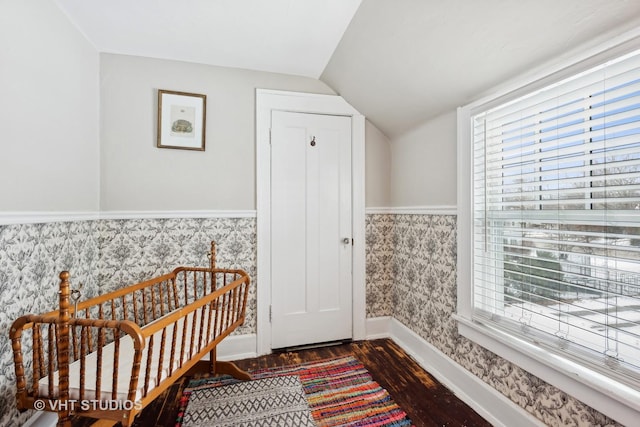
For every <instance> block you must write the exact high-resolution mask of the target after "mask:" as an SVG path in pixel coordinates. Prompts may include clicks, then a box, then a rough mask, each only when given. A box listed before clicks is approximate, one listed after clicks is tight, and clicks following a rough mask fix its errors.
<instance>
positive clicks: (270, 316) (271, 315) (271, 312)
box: [269, 305, 273, 323]
mask: <svg viewBox="0 0 640 427" xmlns="http://www.w3.org/2000/svg"><path fill="white" fill-rule="evenodd" d="M271 319H273V311H272V310H271V305H270V306H269V323H271Z"/></svg>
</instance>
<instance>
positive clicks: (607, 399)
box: [453, 314, 640, 425]
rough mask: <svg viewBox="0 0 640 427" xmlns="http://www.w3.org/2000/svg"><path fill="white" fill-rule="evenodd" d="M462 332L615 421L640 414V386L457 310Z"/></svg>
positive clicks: (632, 420)
mask: <svg viewBox="0 0 640 427" xmlns="http://www.w3.org/2000/svg"><path fill="white" fill-rule="evenodd" d="M453 318H454V319H455V320H456V321H457V322H458V332H459V333H460V335H462V336H464V337H466V338H468V339H470V340H471V341H473V342H475V343H477V344H479V345H480V346H482V347H484V348H486V349H488V350H490V351H492V352H493V353H495V354H497V355H498V356H500V357H502V358H504V359H506V360H508V361H510V362H512V363H514V364H515V365H517V366H519V367H521V368H522V369H524V370H526V371H527V372H530V373H531V374H533V375H535V376H537V377H538V378H540V379H542V380H544V381H545V382H547V383H549V384H551V385H553V386H555V387H557V388H559V389H560V390H563V391H564V392H566V393H567V394H569V395H571V396H573V397H575V398H577V399H579V400H580V401H582V402H584V403H586V404H587V405H589V406H591V407H592V408H594V409H596V410H598V411H600V412H602V413H603V414H605V415H607V416H609V417H610V418H612V419H615V420H616V421H618V422H620V423H622V424H625V425H633V424H634V423H636V422H637V420H638V418H639V417H640V390H638V389H634V388H632V387H629V386H628V385H626V384H622V383H620V382H617V381H615V380H612V379H610V378H608V377H606V376H605V375H603V374H600V373H599V372H596V371H594V370H591V369H588V368H587V367H585V366H583V365H580V364H578V363H576V362H574V361H572V360H569V359H567V358H566V357H561V356H559V355H556V354H555V353H553V352H551V351H548V350H546V349H544V348H542V347H538V346H536V345H534V344H533V343H530V342H527V341H525V340H522V339H520V338H518V337H515V336H513V335H511V334H508V333H506V332H504V331H501V330H498V329H496V328H493V327H490V326H487V325H483V324H480V323H478V322H474V321H472V320H471V319H468V318H466V317H464V316H461V315H458V314H454V315H453Z"/></svg>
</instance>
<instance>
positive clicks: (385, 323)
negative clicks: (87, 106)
mask: <svg viewBox="0 0 640 427" xmlns="http://www.w3.org/2000/svg"><path fill="white" fill-rule="evenodd" d="M378 338H391V317H389V316H387V317H369V318H367V338H366V339H368V340H376V339H378Z"/></svg>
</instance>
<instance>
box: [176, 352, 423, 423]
mask: <svg viewBox="0 0 640 427" xmlns="http://www.w3.org/2000/svg"><path fill="white" fill-rule="evenodd" d="M251 375H252V377H253V378H254V379H262V378H271V377H279V376H287V375H295V376H298V377H299V378H300V382H301V383H302V387H303V390H304V393H305V396H306V398H307V401H308V403H309V408H310V409H311V414H312V416H313V419H314V421H315V422H316V423H317V425H318V426H323V427H325V426H326V427H329V426H363V427H364V426H398V427H401V426H402V427H404V426H411V425H412V423H411V420H409V418H408V416H407V414H406V413H405V412H404V411H403V410H402V409H400V407H399V406H398V405H397V404H396V403H395V402H394V401H393V400H392V399H391V396H389V393H388V392H387V391H386V390H385V389H383V388H382V387H380V385H379V384H378V383H377V382H375V381H373V379H372V378H371V375H370V374H369V372H368V371H367V370H366V369H365V367H364V366H363V365H362V363H360V362H359V361H358V360H357V359H355V358H354V357H351V356H348V357H341V358H337V359H328V360H321V361H318V362H309V363H303V364H300V365H292V366H284V367H279V368H271V369H263V370H258V371H252V372H251ZM236 382H238V381H237V380H235V379H233V378H231V377H228V376H222V377H217V378H207V379H201V380H194V381H191V382H190V383H189V385H188V386H187V388H185V390H184V394H183V396H182V401H181V402H180V413H179V415H178V421H177V424H176V426H180V425H181V422H182V419H183V416H184V415H185V413H188V412H189V404H188V403H189V396H190V395H191V393H192V392H193V391H194V390H200V389H203V388H208V387H222V386H224V385H227V384H233V383H236Z"/></svg>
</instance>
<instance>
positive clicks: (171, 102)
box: [157, 89, 207, 151]
mask: <svg viewBox="0 0 640 427" xmlns="http://www.w3.org/2000/svg"><path fill="white" fill-rule="evenodd" d="M206 116H207V95H200V94H197V93H187V92H176V91H171V90H162V89H159V90H158V142H157V146H158V148H178V149H182V150H196V151H204V135H205V121H206Z"/></svg>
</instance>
